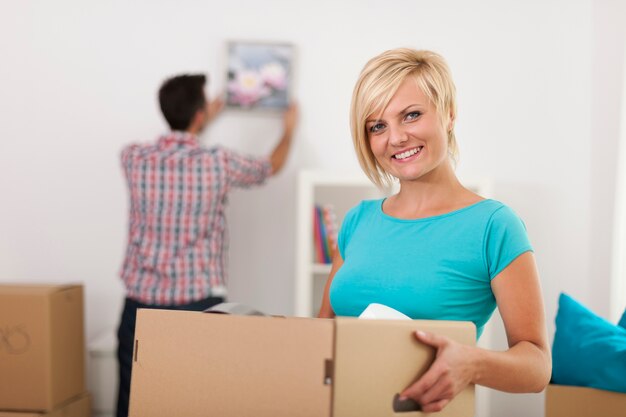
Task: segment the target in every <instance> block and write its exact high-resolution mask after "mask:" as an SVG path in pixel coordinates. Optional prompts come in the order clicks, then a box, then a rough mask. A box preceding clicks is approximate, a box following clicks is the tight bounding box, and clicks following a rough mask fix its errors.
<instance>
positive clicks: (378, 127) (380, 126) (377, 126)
mask: <svg viewBox="0 0 626 417" xmlns="http://www.w3.org/2000/svg"><path fill="white" fill-rule="evenodd" d="M384 128H385V125H384V124H382V123H376V124H373V125H371V126H370V129H369V131H370V133H377V132H380V131H381V130H382V129H384Z"/></svg>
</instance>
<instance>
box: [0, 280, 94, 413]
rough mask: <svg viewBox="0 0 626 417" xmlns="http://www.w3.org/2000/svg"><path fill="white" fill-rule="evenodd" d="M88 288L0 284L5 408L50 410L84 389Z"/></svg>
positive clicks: (0, 405)
mask: <svg viewBox="0 0 626 417" xmlns="http://www.w3.org/2000/svg"><path fill="white" fill-rule="evenodd" d="M84 345H85V337H84V329H83V288H82V286H79V285H20V286H15V285H0V409H1V410H33V411H40V410H42V411H50V410H53V409H54V408H56V406H58V405H59V404H62V403H64V402H66V401H68V400H70V399H71V398H74V397H76V396H78V395H80V394H81V393H83V392H84V391H85V347H84Z"/></svg>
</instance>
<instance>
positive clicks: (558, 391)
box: [545, 384, 626, 417]
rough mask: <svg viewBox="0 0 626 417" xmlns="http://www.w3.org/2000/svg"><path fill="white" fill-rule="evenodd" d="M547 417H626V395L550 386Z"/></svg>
mask: <svg viewBox="0 0 626 417" xmlns="http://www.w3.org/2000/svg"><path fill="white" fill-rule="evenodd" d="M545 417H626V394H621V393H619V392H611V391H604V390H599V389H595V388H586V387H571V386H566V385H553V384H550V385H548V388H546V415H545Z"/></svg>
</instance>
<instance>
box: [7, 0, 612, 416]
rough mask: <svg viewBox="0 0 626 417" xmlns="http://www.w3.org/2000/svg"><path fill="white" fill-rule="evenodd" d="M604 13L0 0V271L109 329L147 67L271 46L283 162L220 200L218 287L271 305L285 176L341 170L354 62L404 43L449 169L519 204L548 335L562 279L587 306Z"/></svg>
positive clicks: (603, 164)
mask: <svg viewBox="0 0 626 417" xmlns="http://www.w3.org/2000/svg"><path fill="white" fill-rule="evenodd" d="M623 11H624V6H623V5H620V4H619V2H618V1H617V0H614V1H610V0H602V1H600V0H596V1H593V0H579V1H574V2H572V1H568V0H550V1H539V0H533V1H508V2H503V1H500V0H480V1H474V2H466V1H463V0H443V1H438V2H429V1H416V0H394V1H389V2H380V1H364V0H349V1H348V0H345V1H332V0H320V1H316V2H298V1H287V0H268V1H264V2H256V1H252V0H245V1H241V0H240V1H237V2H216V1H199V0H177V1H174V0H171V1H169V0H168V1H166V0H161V1H149V0H141V1H133V2H127V1H121V0H120V1H108V2H95V1H92V2H85V1H84V0H58V1H55V2H50V1H44V0H40V1H34V0H10V1H4V2H3V5H2V11H1V12H0V59H1V62H2V64H1V65H0V118H1V121H2V123H1V125H0V129H2V133H3V140H2V141H1V142H0V158H1V160H0V195H1V196H2V204H1V205H0V210H1V212H0V281H3V282H15V281H17V282H27V281H28V282H33V281H39V282H40V281H61V282H65V281H83V282H84V283H85V285H86V291H87V326H88V327H87V330H88V335H89V337H92V336H94V335H96V334H97V333H99V332H101V331H103V330H105V329H108V328H112V327H114V326H115V325H116V323H117V320H118V314H119V309H120V306H121V300H122V297H123V292H122V286H121V283H120V282H119V280H118V278H117V272H118V269H119V265H120V262H121V259H122V254H123V249H124V243H125V238H126V235H125V233H126V208H127V202H126V194H125V189H124V183H123V179H122V174H121V172H120V167H119V162H118V155H119V151H120V149H121V148H122V147H123V146H124V145H125V144H126V143H128V142H131V141H148V140H152V139H153V138H154V137H155V136H156V135H158V134H159V133H160V132H162V131H163V130H164V129H165V125H164V123H163V122H162V120H161V117H160V114H159V112H158V108H157V104H156V100H155V97H156V90H157V88H158V86H159V84H160V82H161V81H162V80H163V78H164V77H166V76H168V75H172V74H175V73H179V72H183V71H202V72H209V73H210V74H211V78H212V80H213V81H212V84H211V90H212V91H213V92H216V91H219V90H220V89H221V88H222V87H223V85H224V83H223V78H224V77H223V74H222V69H223V67H222V66H223V54H224V42H225V41H226V40H227V39H246V40H268V41H271V40H276V41H287V42H291V43H293V44H294V45H296V47H297V50H298V61H297V68H296V71H297V79H296V95H297V98H298V101H299V103H300V105H301V124H300V126H299V130H298V133H297V138H296V142H295V144H294V146H295V148H294V152H293V154H292V156H291V158H290V160H289V163H288V166H287V167H286V169H285V171H283V172H282V173H281V174H280V175H279V176H278V177H277V178H275V179H273V180H272V181H271V183H270V184H269V185H268V186H267V187H265V188H263V189H258V190H254V191H246V192H238V193H235V194H234V195H233V196H232V198H231V207H230V210H229V215H230V219H229V220H230V225H231V250H232V251H231V281H230V296H231V300H234V301H241V302H245V303H248V304H252V305H254V306H256V307H258V308H260V309H262V310H265V311H267V312H270V313H275V314H291V313H292V309H293V301H292V296H293V274H294V243H295V224H294V223H295V195H296V194H295V192H296V190H295V183H296V182H295V175H296V173H297V171H298V169H301V168H316V169H329V170H340V171H344V170H357V169H358V164H357V162H356V158H355V157H354V155H353V151H352V149H351V142H350V137H349V128H348V118H347V115H348V107H349V101H350V94H351V90H352V86H353V84H354V82H355V80H356V77H357V75H358V72H359V70H360V69H361V67H362V66H363V64H364V63H365V61H366V60H367V59H369V58H370V57H372V56H374V55H375V54H377V53H379V52H382V51H383V50H385V49H389V48H393V47H398V46H411V47H417V48H429V49H433V50H436V51H439V52H441V53H442V54H443V55H444V56H445V57H447V59H448V61H449V63H450V65H451V68H452V71H453V74H454V76H455V79H456V83H457V87H458V90H459V97H458V98H459V117H458V121H457V132H458V138H459V142H460V147H461V163H460V166H459V169H458V171H459V174H460V176H461V177H463V176H489V177H492V178H493V179H494V180H495V185H496V188H495V195H496V198H499V199H501V200H503V201H505V202H506V203H508V204H510V205H511V206H512V207H513V208H514V209H516V210H517V211H518V212H519V213H520V214H521V215H522V217H523V218H524V219H525V221H526V224H527V226H528V229H529V232H530V236H531V239H532V241H533V243H534V246H535V249H536V254H537V259H538V263H539V267H540V271H541V275H542V279H543V288H544V295H545V298H546V310H547V313H548V319H549V320H550V323H549V331H550V334H552V333H553V331H554V328H553V324H552V321H553V318H554V314H555V312H556V301H557V296H558V293H559V292H560V291H562V290H565V291H567V292H569V293H571V294H572V295H573V296H575V297H578V298H579V299H581V300H582V301H583V302H586V303H588V305H589V306H590V307H591V308H592V309H596V310H597V311H599V312H600V313H602V314H606V313H607V312H608V306H607V301H608V293H609V288H608V280H609V273H610V259H609V258H610V257H609V256H608V255H606V253H608V250H609V248H610V246H609V245H610V236H608V235H610V230H611V220H612V216H611V215H610V213H611V208H610V206H611V204H612V189H611V187H610V184H611V183H612V181H613V176H614V171H615V162H614V155H615V149H616V146H617V145H616V144H617V139H616V137H617V136H616V135H617V130H616V129H614V128H613V127H612V126H613V125H614V124H615V125H616V124H617V120H614V118H617V117H618V114H619V112H618V111H617V110H616V109H615V108H614V107H613V106H614V105H616V104H618V103H617V101H616V99H615V98H614V95H613V90H612V88H613V87H612V85H613V84H612V83H613V81H614V78H616V76H615V74H614V73H613V70H610V71H609V70H607V69H606V68H604V65H605V64H606V65H612V64H613V63H614V59H616V58H614V55H613V53H614V51H613V48H614V47H617V46H619V45H616V43H619V42H617V41H609V38H610V37H611V36H612V34H613V33H614V32H615V31H614V30H613V29H612V28H613V27H615V26H616V25H619V24H620V22H619V20H620V18H619V17H617V15H616V12H621V13H622V15H621V16H623V15H624V13H623ZM621 22H622V23H623V19H622V20H621ZM622 34H623V32H622ZM607 41H608V42H607ZM621 45H622V46H623V41H622V43H621ZM620 53H623V52H620ZM615 62H617V61H615ZM621 62H622V61H621V60H619V65H622V64H621ZM620 82H621V81H620ZM616 91H621V89H619V88H617V89H616ZM613 112H614V113H615V114H613ZM614 130H615V131H614ZM279 133H280V118H278V117H259V116H255V115H252V114H245V113H244V114H242V113H226V114H224V115H223V116H222V117H221V119H219V120H218V121H217V122H216V123H215V125H214V126H212V128H211V129H210V130H209V131H208V132H207V133H206V135H205V137H204V139H205V140H206V143H208V144H210V143H222V144H224V145H227V146H231V147H233V148H236V149H239V150H242V151H245V152H249V153H253V154H262V153H266V152H268V151H269V150H270V149H271V148H272V146H273V144H274V141H275V139H276V138H277V137H278V135H279ZM590 202H591V203H590ZM607 234H608V235H607ZM542 401H543V400H542V396H541V395H533V396H510V395H504V394H502V395H501V396H498V397H496V398H495V401H494V404H493V405H492V411H493V415H494V416H497V415H507V416H510V417H514V416H517V415H519V416H522V415H524V416H526V415H541V414H542Z"/></svg>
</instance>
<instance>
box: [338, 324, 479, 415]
mask: <svg viewBox="0 0 626 417" xmlns="http://www.w3.org/2000/svg"><path fill="white" fill-rule="evenodd" d="M335 322H336V327H337V328H336V334H335V354H334V359H335V369H334V380H333V385H334V388H333V398H334V399H333V414H332V415H333V416H334V417H350V416H355V417H356V416H358V417H365V416H376V417H385V416H426V415H430V414H426V413H421V412H419V411H409V412H400V411H398V412H396V411H394V407H393V404H394V397H395V396H396V394H398V393H400V392H401V391H402V390H404V388H406V387H407V386H409V385H410V384H411V383H412V382H414V381H416V380H417V378H418V377H419V376H420V375H422V374H423V373H424V372H425V371H426V370H427V369H428V367H429V366H430V364H431V363H432V361H433V359H434V349H432V348H430V347H428V346H425V345H423V344H421V343H419V342H418V341H417V339H416V338H415V336H414V334H413V333H414V332H415V330H417V329H420V330H423V331H426V332H433V333H436V334H440V335H443V336H447V337H450V338H452V339H454V340H456V341H458V342H460V343H464V344H467V345H475V343H476V329H475V327H474V326H473V324H471V323H468V322H452V321H421V320H412V321H402V320H388V321H385V325H384V326H381V325H380V321H378V320H358V319H353V318H337V319H335ZM420 363H421V364H422V366H421V367H420V366H419V365H418V364H420ZM473 415H474V386H470V387H468V388H466V389H465V390H464V391H463V392H462V393H460V394H459V395H458V396H457V397H456V398H455V399H454V400H453V401H451V402H450V403H449V404H448V405H447V406H446V408H444V410H443V411H442V412H440V413H437V416H438V417H445V416H454V417H473Z"/></svg>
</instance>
